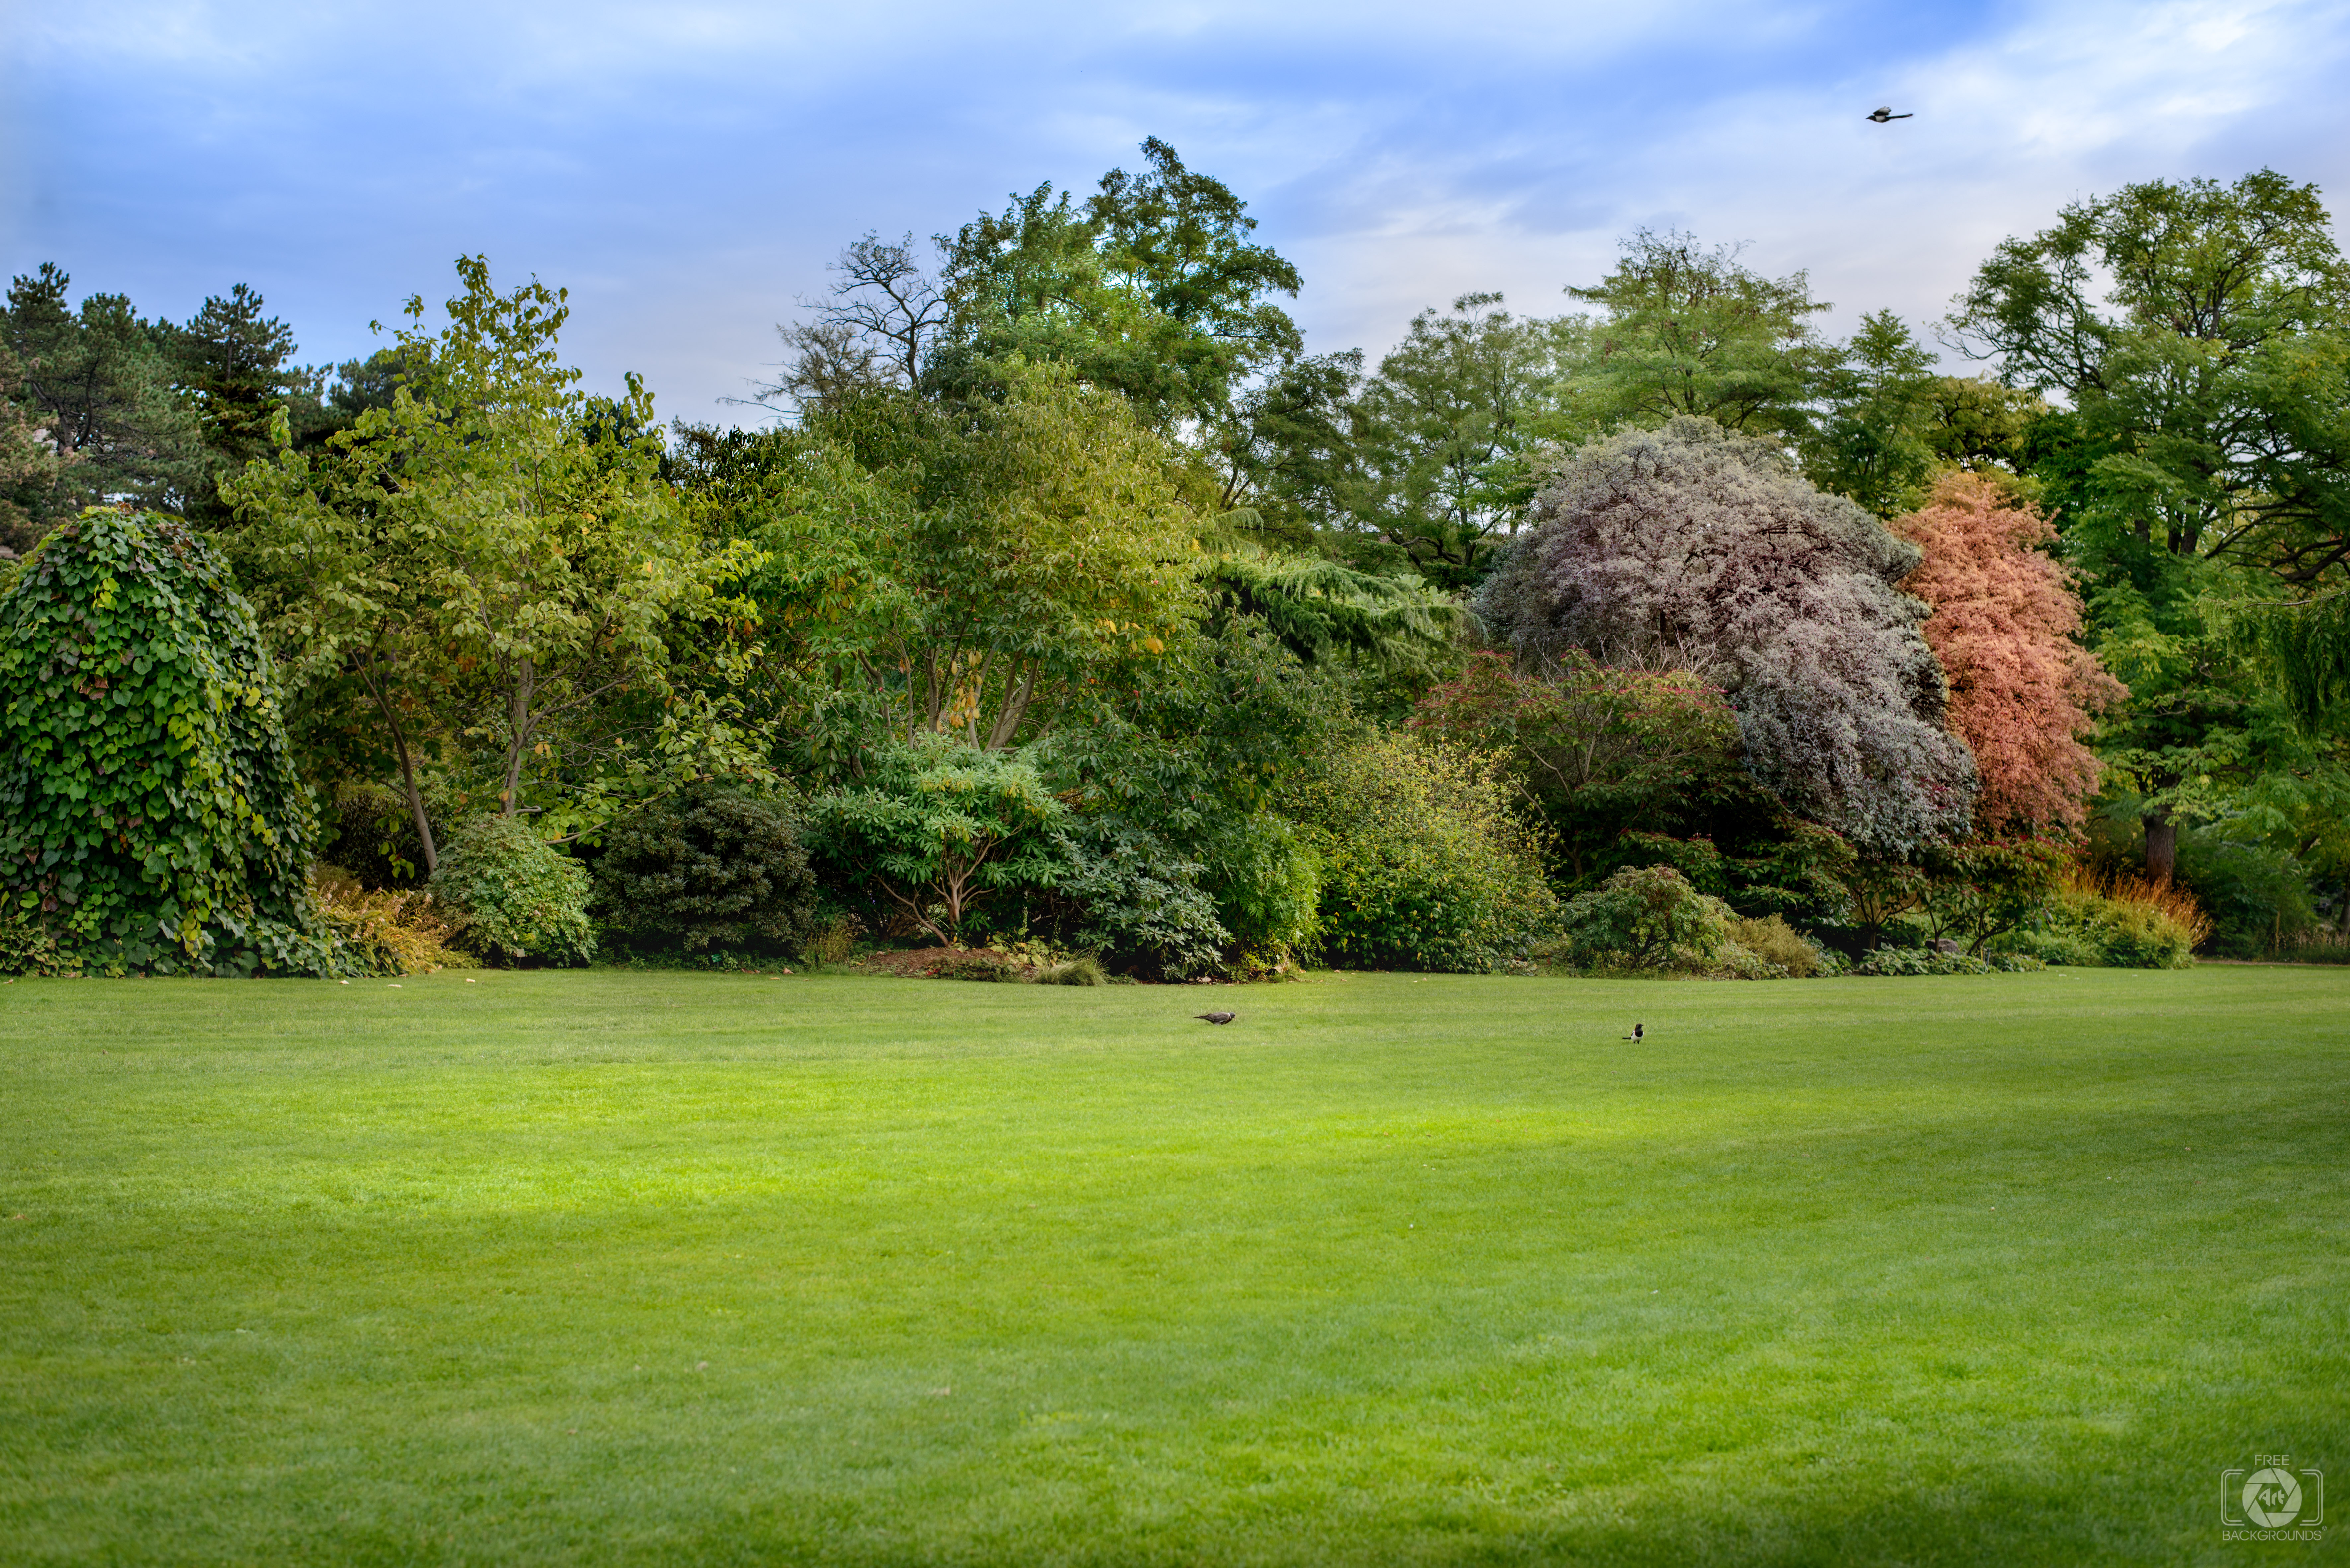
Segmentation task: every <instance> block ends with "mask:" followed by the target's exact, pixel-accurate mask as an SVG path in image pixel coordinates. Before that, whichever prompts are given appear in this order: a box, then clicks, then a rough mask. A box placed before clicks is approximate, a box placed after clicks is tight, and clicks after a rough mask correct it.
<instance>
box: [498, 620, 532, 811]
mask: <svg viewBox="0 0 2350 1568" xmlns="http://www.w3.org/2000/svg"><path fill="white" fill-rule="evenodd" d="M535 673H536V671H535V670H534V669H533V666H532V664H531V661H530V660H529V659H524V660H523V661H522V664H521V667H520V668H519V669H517V670H515V684H514V689H513V690H512V691H510V692H509V693H508V694H507V697H506V722H507V726H508V730H507V732H508V733H509V734H511V735H512V736H513V737H514V738H513V740H512V741H511V742H508V744H507V746H506V787H505V790H504V801H505V811H504V814H503V815H507V816H514V815H517V814H518V813H520V812H521V810H522V762H523V758H524V756H525V755H526V754H527V753H528V752H529V750H530V732H531V716H530V704H531V699H532V698H533V697H534V696H535V695H536V692H535V691H534V690H533V681H532V676H533V675H534V674H535Z"/></svg>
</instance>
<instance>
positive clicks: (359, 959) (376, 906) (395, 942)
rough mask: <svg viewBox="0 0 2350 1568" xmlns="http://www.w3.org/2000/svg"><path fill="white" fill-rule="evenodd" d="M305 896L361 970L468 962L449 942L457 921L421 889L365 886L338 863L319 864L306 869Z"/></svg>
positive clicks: (425, 969)
mask: <svg viewBox="0 0 2350 1568" xmlns="http://www.w3.org/2000/svg"><path fill="white" fill-rule="evenodd" d="M310 896H311V899H312V902H313V904H314V905H315V907H316V908H317V911H318V918H319V919H321V920H323V921H324V922H326V925H327V929H328V930H330V931H332V932H334V933H335V935H336V936H338V937H339V938H340V939H341V940H342V944H343V948H344V950H345V952H346V953H347V954H348V958H349V959H350V961H351V962H352V963H353V964H354V965H355V966H356V967H357V968H358V969H359V971H361V972H363V973H366V974H371V975H383V974H430V973H432V971H434V970H441V969H472V968H473V967H474V963H473V957H472V956H471V955H470V954H468V953H466V952H465V951H464V950H463V949H462V948H459V947H458V946H456V945H455V939H456V935H457V928H458V922H457V921H456V920H454V919H451V918H450V917H449V915H448V913H447V911H445V910H443V909H440V908H438V907H437V906H436V905H435V903H434V901H433V898H432V894H430V893H427V892H424V891H422V890H421V889H414V888H411V889H391V888H384V889H377V890H373V891H370V890H369V888H365V887H362V886H361V885H360V884H359V879H358V878H357V877H352V876H350V875H349V874H348V873H347V872H345V871H343V870H341V869H340V868H338V867H332V866H321V867H317V870H315V871H314V872H312V873H311V877H310Z"/></svg>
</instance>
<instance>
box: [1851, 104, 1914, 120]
mask: <svg viewBox="0 0 2350 1568" xmlns="http://www.w3.org/2000/svg"><path fill="white" fill-rule="evenodd" d="M1861 118H1862V119H1872V120H1875V121H1876V122H1877V124H1879V125H1883V124H1885V123H1886V122H1887V120H1894V119H1917V118H1918V117H1917V116H1916V115H1914V114H1896V113H1894V112H1893V106H1892V105H1891V104H1889V103H1888V104H1887V105H1885V106H1884V107H1883V108H1881V109H1878V110H1877V112H1876V113H1875V114H1865V115H1862V116H1861Z"/></svg>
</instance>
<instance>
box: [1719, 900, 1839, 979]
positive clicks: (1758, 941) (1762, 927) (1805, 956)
mask: <svg viewBox="0 0 2350 1568" xmlns="http://www.w3.org/2000/svg"><path fill="white" fill-rule="evenodd" d="M1730 940H1731V941H1733V942H1735V943H1737V944H1738V945H1739V946H1740V947H1742V948H1743V949H1745V950H1747V951H1748V952H1750V953H1752V954H1753V955H1754V956H1755V957H1756V958H1758V959H1761V960H1762V961H1763V962H1764V963H1767V964H1773V965H1775V966H1776V967H1777V968H1779V969H1781V970H1783V971H1785V972H1786V973H1787V974H1788V975H1789V976H1791V977H1793V978H1794V979H1796V980H1808V979H1810V978H1811V977H1812V976H1814V975H1815V974H1817V973H1819V972H1820V950H1819V949H1818V948H1816V947H1814V945H1813V944H1812V942H1811V940H1810V939H1809V938H1807V937H1805V936H1804V934H1803V933H1802V932H1801V931H1799V930H1797V929H1795V928H1794V927H1793V926H1791V925H1789V924H1788V923H1787V922H1786V919H1785V918H1784V917H1783V916H1779V915H1772V916H1770V917H1768V918H1766V919H1760V920H1732V921H1731V922H1730Z"/></svg>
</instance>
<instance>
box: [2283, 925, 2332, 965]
mask: <svg viewBox="0 0 2350 1568" xmlns="http://www.w3.org/2000/svg"><path fill="white" fill-rule="evenodd" d="M2276 956H2277V958H2278V959H2279V960H2280V961H2282V962H2285V963H2350V935H2345V934H2344V933H2342V932H2340V931H2322V930H2321V931H2310V932H2307V933H2305V934H2304V935H2303V936H2302V937H2301V939H2300V940H2297V941H2292V942H2287V943H2286V944H2285V945H2284V946H2282V947H2281V948H2279V949H2277V954H2276Z"/></svg>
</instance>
